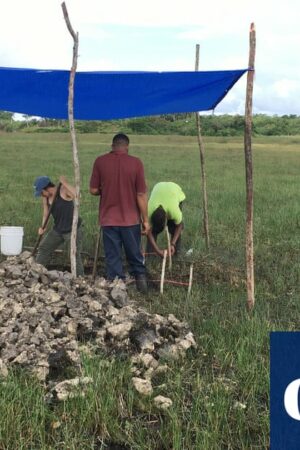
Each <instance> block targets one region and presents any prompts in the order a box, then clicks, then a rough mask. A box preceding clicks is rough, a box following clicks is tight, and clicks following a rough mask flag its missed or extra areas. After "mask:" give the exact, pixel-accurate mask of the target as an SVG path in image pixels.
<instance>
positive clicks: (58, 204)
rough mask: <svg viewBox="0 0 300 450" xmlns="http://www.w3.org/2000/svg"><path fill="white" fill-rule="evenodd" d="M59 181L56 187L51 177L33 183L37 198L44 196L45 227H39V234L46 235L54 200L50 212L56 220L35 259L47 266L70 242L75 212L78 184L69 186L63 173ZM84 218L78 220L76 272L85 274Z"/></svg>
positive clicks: (44, 177)
mask: <svg viewBox="0 0 300 450" xmlns="http://www.w3.org/2000/svg"><path fill="white" fill-rule="evenodd" d="M59 182H60V184H59V185H58V186H55V184H53V183H52V181H51V180H50V178H49V177H47V176H40V177H37V178H36V180H35V182H34V185H33V187H34V195H35V197H41V198H42V205H43V218H42V226H41V227H40V228H39V229H38V234H39V235H43V234H44V233H45V231H46V227H44V226H43V224H44V223H45V219H46V217H47V215H48V212H49V208H50V206H51V205H52V203H53V206H52V209H51V215H52V217H53V219H54V226H53V228H52V230H50V231H49V232H48V233H47V234H46V235H45V236H44V237H43V240H42V242H41V244H40V246H39V248H38V252H37V256H36V262H37V263H39V264H43V266H46V267H47V265H48V264H49V262H50V259H51V256H52V254H53V252H54V250H55V249H57V248H58V247H59V246H60V245H61V244H63V243H64V242H70V240H71V231H72V222H73V211H74V203H73V200H74V198H75V187H73V186H72V185H70V184H69V183H68V181H67V179H66V178H65V177H64V176H61V177H60V178H59ZM82 237H83V236H82V220H81V218H80V217H79V219H78V229H77V250H76V274H77V276H83V275H84V269H83V264H82V260H81V254H80V251H81V244H82Z"/></svg>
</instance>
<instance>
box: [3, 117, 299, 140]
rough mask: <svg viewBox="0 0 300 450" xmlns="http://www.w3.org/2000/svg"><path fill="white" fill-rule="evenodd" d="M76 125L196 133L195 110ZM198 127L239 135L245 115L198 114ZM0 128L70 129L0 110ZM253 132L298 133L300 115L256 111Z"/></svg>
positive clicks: (82, 130)
mask: <svg viewBox="0 0 300 450" xmlns="http://www.w3.org/2000/svg"><path fill="white" fill-rule="evenodd" d="M75 127H76V131H77V132H78V133H115V132H118V131H119V130H120V129H122V132H124V133H128V134H148V135H149V134H150V135H151V134H152V135H161V134H177V135H182V136H195V135H196V134H197V128H196V124H195V114H194V113H188V114H172V115H170V114H169V115H160V116H150V117H141V118H135V119H120V120H108V121H95V120H91V121H80V120H78V121H76V124H75ZM201 129H202V134H203V135H204V136H242V135H243V133H244V116H241V115H228V114H224V115H214V114H212V115H201ZM0 131H6V132H13V131H26V132H37V133H51V132H69V124H68V121H67V120H55V119H33V118H31V117H29V116H26V115H23V120H18V121H16V120H14V116H13V114H12V113H10V112H6V111H0ZM253 134H254V135H257V136H282V135H285V136H292V135H300V116H297V115H294V114H290V115H283V116H268V115H265V114H256V115H254V116H253Z"/></svg>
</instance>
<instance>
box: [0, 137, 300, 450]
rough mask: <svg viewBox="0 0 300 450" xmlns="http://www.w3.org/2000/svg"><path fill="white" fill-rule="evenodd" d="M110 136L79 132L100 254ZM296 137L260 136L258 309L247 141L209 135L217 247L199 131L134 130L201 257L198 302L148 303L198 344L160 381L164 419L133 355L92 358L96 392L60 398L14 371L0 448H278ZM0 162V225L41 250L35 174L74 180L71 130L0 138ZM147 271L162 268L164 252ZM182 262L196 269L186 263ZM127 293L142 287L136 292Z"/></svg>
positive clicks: (172, 297) (299, 249)
mask: <svg viewBox="0 0 300 450" xmlns="http://www.w3.org/2000/svg"><path fill="white" fill-rule="evenodd" d="M110 138H111V137H110V136H108V135H95V134H91V135H88V134H87V135H79V136H78V146H79V152H80V163H81V180H82V199H81V215H82V217H83V219H84V222H85V241H84V250H85V251H87V252H88V253H90V254H93V250H94V242H95V236H96V233H97V211H98V205H97V202H98V200H97V199H95V198H94V197H92V196H91V195H89V193H88V184H89V176H90V172H91V168H92V164H93V161H94V159H95V158H96V156H97V155H99V154H100V153H104V152H105V151H107V150H108V149H109V147H110V142H109V141H110ZM299 143H300V138H298V137H297V136H293V137H291V138H289V137H278V138H277V137H276V138H275V137H270V138H255V139H254V142H253V147H254V148H253V153H254V154H253V159H254V189H255V196H254V245H255V280H256V306H255V309H254V312H253V314H252V315H251V316H249V315H248V313H247V312H246V293H245V287H244V284H243V274H244V271H245V267H244V266H245V264H244V260H245V256H244V239H245V236H244V235H245V180H244V153H243V141H242V139H241V138H224V137H223V138H207V139H205V144H206V171H207V188H208V203H209V224H210V236H211V250H210V252H209V253H207V252H206V250H205V242H204V238H203V233H202V212H201V205H202V199H201V193H200V167H199V164H200V163H199V151H198V147H197V141H196V139H195V138H192V137H182V136H156V137H154V136H132V137H131V147H130V151H131V154H134V155H137V156H139V157H140V158H141V159H142V160H143V162H144V166H145V172H146V178H147V184H148V187H149V190H151V188H152V187H153V185H154V184H155V183H156V182H158V181H163V180H165V181H168V180H169V181H174V182H177V183H179V184H180V185H181V186H182V188H183V190H184V192H185V193H186V197H187V199H186V202H185V205H184V222H185V230H184V238H183V239H184V248H185V249H189V248H193V249H194V253H193V258H194V259H195V260H196V262H195V275H194V277H195V282H194V286H193V291H192V295H191V297H190V298H187V296H186V290H185V289H184V288H175V287H171V286H170V285H167V286H166V287H165V294H164V296H163V297H162V298H161V296H160V295H159V294H158V293H157V292H156V291H153V293H152V294H151V296H150V298H148V299H145V298H143V297H141V296H138V298H139V300H140V302H141V304H144V306H145V307H146V308H148V309H149V310H150V311H151V312H157V313H160V314H168V313H173V314H175V315H176V316H177V317H178V318H180V319H182V320H186V321H188V323H189V324H190V327H191V329H192V331H193V332H194V334H195V337H196V340H197V343H198V348H197V350H195V351H193V352H191V353H190V354H189V355H188V357H187V359H185V360H183V361H180V362H177V363H173V364H172V365H170V370H169V372H167V373H166V374H165V375H164V376H161V377H160V378H159V379H156V380H154V395H157V394H162V395H166V396H169V397H171V398H172V400H173V406H172V408H171V409H170V410H169V411H168V412H165V413H159V412H158V411H156V410H155V408H154V406H153V404H152V403H151V401H150V400H144V399H141V398H140V397H139V395H138V394H136V393H135V392H134V391H133V389H132V385H131V381H130V379H131V377H130V367H129V364H128V361H127V359H126V355H125V356H124V358H123V357H122V358H121V357H118V358H109V357H105V356H104V355H97V356H95V358H86V357H85V358H84V363H83V370H84V373H85V374H87V375H90V376H92V377H93V380H94V382H93V384H92V385H91V386H90V387H89V389H88V392H87V395H86V397H85V398H81V399H73V400H70V401H68V402H66V403H63V404H54V405H50V404H48V403H45V402H44V397H43V389H42V387H41V386H40V385H39V384H38V383H37V382H36V381H35V380H32V379H31V378H30V377H29V376H27V375H26V374H23V373H15V372H13V373H11V374H10V376H9V378H8V379H7V380H6V381H5V382H2V383H0V417H1V418H4V419H3V420H0V449H1V450H2V449H5V450H6V449H12V450H13V449H14V450H15V449H45V450H46V449H47V450H50V449H94V448H95V449H96V448H97V449H100V448H103V449H105V448H117V447H113V446H112V443H114V444H119V445H121V444H123V445H124V446H127V447H125V448H129V449H136V450H138V449H139V450H140V449H145V450H146V449H147V450H148V449H153V450H162V449H165V450H170V449H173V450H175V449H176V450H187V449H207V450H214V449H216V450H219V449H264V448H268V445H269V413H268V411H269V332H270V331H271V330H295V329H299V326H300V320H299V317H300V315H299V312H300V306H299V293H300V292H299V291H300V289H299V285H300V283H299V281H300V280H299V274H300V262H299V261H300V233H299V228H300V219H299V217H300V215H299V160H300V151H299ZM0 157H1V165H0V180H1V182H0V183H1V185H0V225H21V226H24V228H25V236H24V244H25V245H26V246H33V244H34V242H35V239H36V230H37V228H38V226H39V224H40V221H41V207H40V202H39V200H36V199H34V198H33V196H32V192H33V191H32V184H33V180H34V178H35V177H36V176H38V175H42V174H47V175H49V176H50V177H51V178H52V179H53V180H54V181H57V180H58V177H59V175H61V174H64V175H67V176H68V177H69V178H70V179H72V155H71V144H70V138H69V136H68V135H67V134H51V135H50V134H49V135H48V134H45V135H32V134H25V133H24V134H18V133H12V134H0ZM162 239H163V238H162ZM149 267H150V270H151V271H152V272H155V273H159V270H160V268H159V261H158V260H155V261H154V262H151V263H149ZM178 270H179V269H178ZM181 270H182V275H186V274H187V273H188V264H187V263H186V264H183V265H182V267H181ZM230 274H233V275H235V276H236V277H237V279H238V282H234V280H233V281H232V279H231V277H230ZM173 276H175V275H174V274H173ZM168 277H171V275H170V274H168ZM230 280H231V282H230ZM130 295H136V293H135V290H134V289H133V288H131V289H130ZM236 402H239V403H236ZM239 404H243V405H245V406H246V407H245V409H242V407H241V406H239ZM55 424H56V425H57V424H59V426H57V427H56V426H55ZM119 448H121V447H119Z"/></svg>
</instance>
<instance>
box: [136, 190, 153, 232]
mask: <svg viewBox="0 0 300 450" xmlns="http://www.w3.org/2000/svg"><path fill="white" fill-rule="evenodd" d="M136 201H137V204H138V208H139V211H140V214H141V219H142V225H143V234H148V232H149V230H150V225H149V220H148V196H147V194H146V193H138V194H137V196H136Z"/></svg>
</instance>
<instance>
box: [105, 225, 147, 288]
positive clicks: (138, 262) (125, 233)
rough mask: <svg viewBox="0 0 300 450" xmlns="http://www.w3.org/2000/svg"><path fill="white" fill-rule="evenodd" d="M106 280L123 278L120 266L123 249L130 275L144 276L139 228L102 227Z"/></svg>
mask: <svg viewBox="0 0 300 450" xmlns="http://www.w3.org/2000/svg"><path fill="white" fill-rule="evenodd" d="M102 233H103V246H104V252H105V262H106V272H107V278H108V279H109V280H113V279H114V278H115V277H118V278H125V275H124V272H123V265H122V246H123V247H124V251H125V255H126V259H127V262H128V264H129V273H130V275H134V276H136V275H140V274H144V273H145V271H146V269H145V265H144V258H143V255H142V252H141V226H140V225H139V224H138V225H132V226H129V227H110V226H109V227H102Z"/></svg>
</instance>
